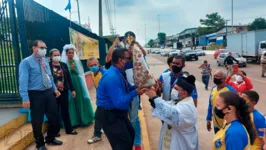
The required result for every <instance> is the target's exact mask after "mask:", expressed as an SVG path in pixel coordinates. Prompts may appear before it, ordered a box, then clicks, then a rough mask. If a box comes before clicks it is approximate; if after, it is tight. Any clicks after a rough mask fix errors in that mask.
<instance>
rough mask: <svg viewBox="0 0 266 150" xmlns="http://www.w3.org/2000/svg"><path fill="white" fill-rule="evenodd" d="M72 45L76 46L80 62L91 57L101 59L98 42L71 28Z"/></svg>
mask: <svg viewBox="0 0 266 150" xmlns="http://www.w3.org/2000/svg"><path fill="white" fill-rule="evenodd" d="M69 36H70V42H71V44H73V45H75V47H76V50H77V55H78V57H79V59H80V60H85V59H88V58H90V57H95V58H99V44H98V40H95V39H93V38H90V37H88V36H86V35H84V34H82V33H80V32H78V31H76V30H74V29H72V28H69Z"/></svg>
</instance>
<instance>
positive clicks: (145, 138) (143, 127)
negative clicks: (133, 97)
mask: <svg viewBox="0 0 266 150" xmlns="http://www.w3.org/2000/svg"><path fill="white" fill-rule="evenodd" d="M140 105H141V107H142V110H139V114H138V115H139V120H140V126H141V137H142V145H143V150H150V149H151V146H150V139H149V135H148V130H147V124H146V119H145V115H144V112H143V106H142V102H141V104H140Z"/></svg>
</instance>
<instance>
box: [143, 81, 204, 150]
mask: <svg viewBox="0 0 266 150" xmlns="http://www.w3.org/2000/svg"><path fill="white" fill-rule="evenodd" d="M195 80H196V79H195V77H194V76H188V77H187V78H186V77H180V78H179V79H178V80H177V82H176V84H175V86H174V89H175V90H177V91H178V96H177V97H176V99H175V100H172V101H165V100H163V99H162V98H160V97H158V96H156V92H155V89H154V88H150V89H149V90H148V91H147V92H146V95H147V96H148V97H149V98H150V102H151V105H152V107H153V108H154V109H153V112H152V115H153V116H154V117H156V118H158V119H160V120H162V121H164V123H163V126H162V128H161V134H160V139H159V146H158V150H166V149H167V150H199V142H198V130H197V109H196V108H195V106H194V102H193V98H192V97H191V93H192V91H193V90H194V88H195V86H194V84H195Z"/></svg>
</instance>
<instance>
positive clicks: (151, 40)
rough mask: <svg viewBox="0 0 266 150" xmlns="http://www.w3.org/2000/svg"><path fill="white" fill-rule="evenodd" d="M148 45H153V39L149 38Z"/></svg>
mask: <svg viewBox="0 0 266 150" xmlns="http://www.w3.org/2000/svg"><path fill="white" fill-rule="evenodd" d="M148 45H149V46H150V47H152V46H153V39H150V40H149V42H148Z"/></svg>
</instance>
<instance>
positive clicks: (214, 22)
mask: <svg viewBox="0 0 266 150" xmlns="http://www.w3.org/2000/svg"><path fill="white" fill-rule="evenodd" d="M200 23H201V24H202V25H205V26H207V27H215V28H217V29H218V28H220V27H223V26H224V25H225V20H224V19H223V18H222V17H221V16H220V15H219V14H218V13H217V12H215V13H211V14H207V15H206V19H200Z"/></svg>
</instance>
